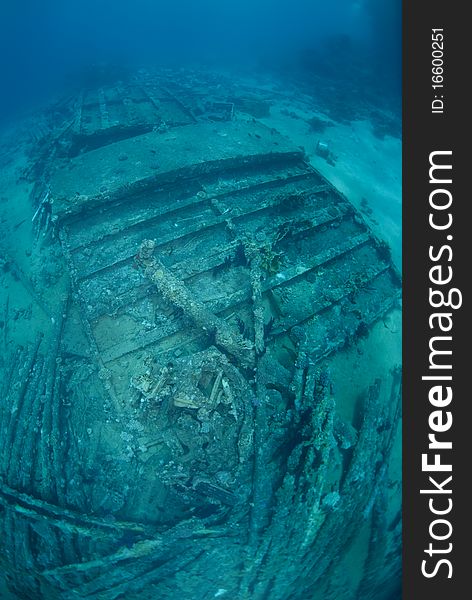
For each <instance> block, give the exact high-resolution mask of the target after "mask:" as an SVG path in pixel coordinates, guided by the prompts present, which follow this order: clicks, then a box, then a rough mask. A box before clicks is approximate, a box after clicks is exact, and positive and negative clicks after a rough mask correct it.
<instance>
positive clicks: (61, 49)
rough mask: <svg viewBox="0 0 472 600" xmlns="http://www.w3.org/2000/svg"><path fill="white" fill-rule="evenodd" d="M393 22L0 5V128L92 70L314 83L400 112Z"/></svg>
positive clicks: (284, 12)
mask: <svg viewBox="0 0 472 600" xmlns="http://www.w3.org/2000/svg"><path fill="white" fill-rule="evenodd" d="M400 21H401V2H400V0H329V1H320V0H232V1H230V0H172V1H171V0H169V1H167V2H165V1H164V0H17V1H13V0H10V1H8V0H0V72H1V79H0V80H1V95H0V121H3V122H5V121H6V120H10V119H11V118H13V116H14V115H15V114H16V113H18V112H19V111H20V112H23V111H25V110H28V109H30V108H32V107H35V106H36V105H38V104H40V103H42V102H44V101H45V100H47V99H48V98H50V97H51V95H53V94H55V93H58V92H59V93H60V92H61V91H63V90H64V91H67V90H68V89H69V88H70V87H71V86H77V85H80V84H81V83H83V82H84V80H85V79H86V77H87V76H88V75H89V73H90V71H89V68H90V66H91V65H96V64H97V63H108V64H110V63H112V64H114V65H117V67H119V68H122V67H123V66H126V67H133V66H154V65H173V66H175V65H183V66H199V65H202V64H203V65H209V66H218V67H224V68H230V69H231V68H234V69H238V70H241V69H244V70H246V71H249V72H250V71H251V70H259V69H264V70H266V71H267V70H269V71H270V70H271V69H272V70H275V71H278V72H279V73H280V72H284V73H287V74H293V73H297V74H298V75H299V76H302V77H303V76H304V74H306V75H307V77H309V76H310V75H311V74H313V73H317V74H319V75H320V76H324V77H326V78H329V79H331V80H334V83H335V85H336V84H338V86H339V87H340V88H342V89H343V92H344V93H345V94H347V95H349V94H350V93H351V92H353V94H354V96H355V95H356V94H362V93H365V94H374V95H376V96H378V97H379V98H382V99H383V101H384V102H386V103H387V104H388V105H389V108H390V109H393V110H397V111H399V110H400V93H401V89H400V85H401V78H400V58H401V57H400V53H401V29H400ZM353 101H354V100H353Z"/></svg>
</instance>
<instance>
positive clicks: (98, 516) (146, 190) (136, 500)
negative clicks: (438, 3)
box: [0, 73, 401, 600]
mask: <svg viewBox="0 0 472 600" xmlns="http://www.w3.org/2000/svg"><path fill="white" fill-rule="evenodd" d="M248 107H249V108H248ZM256 109H259V110H263V107H262V108H261V107H260V106H258V105H257V102H256V100H254V99H247V98H239V99H237V98H233V97H229V96H228V94H226V95H225V94H224V91H222V90H221V86H219V85H217V84H216V83H215V85H213V86H212V85H211V82H209V81H208V80H207V79H206V80H203V81H202V80H201V79H198V77H197V76H196V75H195V74H194V75H193V76H192V77H187V78H185V77H184V76H183V75H182V74H180V76H179V77H176V76H175V74H173V75H171V74H170V73H164V74H162V73H161V74H160V75H159V76H151V75H149V74H145V73H141V74H139V75H138V76H137V77H135V78H134V79H133V80H132V81H129V82H126V83H118V84H116V85H113V86H108V87H103V88H101V89H98V90H97V89H93V90H92V89H89V90H85V91H84V92H83V93H81V94H80V96H79V97H78V98H76V99H74V100H73V101H69V110H70V118H69V121H68V122H67V123H66V124H65V125H64V126H62V127H61V128H58V129H57V130H56V131H55V133H54V135H52V134H51V136H50V137H49V138H48V143H43V144H42V147H41V152H40V153H39V154H38V161H37V162H36V163H35V164H34V165H33V166H32V170H31V173H34V177H35V181H36V185H35V188H34V192H33V197H34V202H35V205H36V208H37V215H38V216H37V218H36V222H37V223H38V224H39V225H38V226H39V227H45V228H47V229H48V230H50V231H51V232H52V237H53V238H54V237H55V238H56V239H57V240H59V241H60V247H61V251H62V254H63V257H64V258H63V260H64V268H65V269H66V270H67V272H68V277H69V278H70V293H69V294H66V295H65V296H64V298H63V302H62V305H61V309H60V311H59V312H58V314H57V315H55V316H54V326H53V329H54V331H53V333H52V334H50V335H47V336H40V337H38V340H37V342H36V343H35V344H33V345H32V346H31V347H27V348H19V349H18V351H17V352H16V353H15V354H14V355H13V356H12V357H11V360H10V367H9V370H8V372H7V373H6V376H5V385H4V394H3V397H2V421H1V427H2V447H1V454H0V457H1V458H0V460H1V465H0V477H1V478H0V526H1V530H2V535H1V544H2V548H3V556H4V557H5V558H4V561H5V565H6V567H5V568H6V570H7V573H8V576H9V582H10V585H11V588H12V589H13V590H14V591H15V592H16V594H17V595H18V596H19V597H23V598H31V597H35V598H45V599H46V598H47V599H48V600H49V599H54V598H61V599H67V598H71V599H72V598H90V599H92V598H96V599H99V598H100V599H101V600H112V599H117V598H126V599H130V600H132V599H136V600H138V599H139V600H141V599H145V598H159V599H162V600H172V599H177V598H178V599H179V600H195V599H198V600H206V599H209V598H215V597H227V598H234V599H241V600H243V599H249V598H250V599H255V600H257V599H263V598H270V599H271V600H279V599H280V600H288V599H293V600H302V599H305V598H311V597H316V593H317V590H318V592H319V591H320V590H321V591H322V593H323V594H324V595H323V596H322V597H323V598H326V599H328V598H331V597H333V598H334V597H336V598H343V597H344V596H342V593H341V592H340V591H339V587H337V584H336V581H334V579H333V578H332V577H331V579H332V581H331V583H330V573H332V569H333V568H335V567H336V559H337V556H339V555H340V553H341V552H342V551H343V549H344V548H345V546H346V544H348V543H349V541H350V540H352V538H353V537H354V536H355V534H356V531H357V530H358V529H359V527H360V526H361V524H362V523H363V522H365V521H366V520H368V519H369V520H371V521H372V538H371V544H370V546H369V549H368V561H369V562H368V569H367V571H366V573H365V575H364V576H363V577H362V578H361V581H360V582H358V593H359V594H361V593H362V594H363V595H361V596H359V597H362V598H367V597H369V596H368V593H370V592H369V591H368V590H369V589H370V587H369V586H371V584H372V581H373V580H374V579H375V578H376V577H378V574H379V572H381V571H382V569H383V568H384V566H385V565H384V563H383V561H384V559H385V552H384V550H385V547H386V546H387V545H388V544H389V543H390V542H392V540H393V538H394V536H395V535H396V533H398V532H395V527H391V525H392V524H391V523H387V522H385V516H384V512H383V508H382V507H383V504H382V503H383V502H385V494H386V490H385V486H386V481H385V470H386V468H387V467H386V465H388V461H389V455H390V452H391V450H392V445H393V440H394V437H395V432H396V425H397V423H398V420H399V414H400V395H401V383H400V381H401V379H400V372H399V370H398V369H397V368H396V366H395V365H392V369H391V371H390V372H389V373H388V374H386V376H385V379H384V380H380V379H376V380H374V381H372V383H371V385H370V386H369V387H368V388H367V389H366V390H365V398H364V399H363V403H362V415H361V417H360V418H359V419H358V422H357V423H355V424H353V423H349V422H347V421H346V420H344V419H343V418H342V417H341V416H340V414H339V413H338V411H337V408H336V390H335V389H333V384H332V381H331V375H330V361H331V360H332V357H333V356H335V355H336V354H337V353H339V352H341V351H344V349H346V348H348V347H349V346H350V345H352V344H355V343H356V340H357V339H359V338H361V337H362V338H365V337H368V336H369V332H370V331H371V328H372V327H373V326H374V324H375V323H377V322H378V321H379V320H380V319H382V318H384V317H385V315H386V314H387V313H388V312H389V311H390V310H392V309H393V308H394V307H395V306H396V305H397V303H398V299H399V294H400V279H399V276H398V273H397V271H396V269H395V267H394V266H393V264H392V261H391V259H390V254H389V251H388V248H387V247H386V245H385V244H384V243H383V242H382V241H380V240H378V239H377V238H376V237H375V236H374V235H373V234H372V233H371V231H370V230H369V229H368V227H367V226H366V224H365V222H364V221H363V219H362V218H361V216H360V215H359V213H358V212H357V211H356V210H355V209H354V208H353V206H352V205H351V204H350V203H349V202H348V200H347V199H346V198H345V197H344V196H343V195H342V194H341V193H339V192H338V191H337V190H336V188H334V187H333V186H332V185H331V184H330V183H329V182H328V181H327V180H326V179H324V178H323V177H322V176H321V175H320V173H318V172H317V171H316V170H315V169H314V168H313V167H312V166H311V165H309V163H308V162H307V161H306V158H305V155H304V152H303V150H302V149H300V148H297V147H296V146H294V145H293V144H292V143H291V142H290V141H289V140H288V139H286V138H284V137H283V136H281V135H280V134H279V133H278V132H277V131H276V130H274V129H270V128H269V127H266V126H265V125H263V124H262V123H260V122H259V121H258V120H256V119H255V118H254V117H253V116H251V115H250V114H249V113H248V112H243V110H248V111H251V110H252V111H254V110H256ZM368 368H369V366H368V365H366V366H365V369H368ZM346 377H348V378H355V377H356V374H355V373H347V374H346ZM389 527H390V529H389ZM387 531H390V533H386V532H387ZM379 532H384V534H385V536H384V538H382V536H381V535H380V536H379ZM387 538H389V539H390V542H389V541H388V540H387ZM392 543H393V542H392ZM382 545H383V546H385V547H383V548H381V547H380V546H382ZM366 564H367V561H366ZM362 590H364V592H362ZM345 597H346V598H348V597H349V598H351V597H354V596H345Z"/></svg>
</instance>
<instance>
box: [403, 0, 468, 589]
mask: <svg viewBox="0 0 472 600" xmlns="http://www.w3.org/2000/svg"><path fill="white" fill-rule="evenodd" d="M467 7H468V3H466V2H459V1H454V0H444V1H438V0H429V1H419V0H405V2H404V3H403V290H404V303H403V334H404V337H403V365H404V371H403V372H404V387H403V391H404V397H403V558H404V562H403V598H404V600H423V598H424V599H427V600H436V599H437V600H440V599H441V600H443V599H446V600H455V599H461V600H463V599H464V598H466V597H469V595H470V594H472V592H471V591H470V589H471V582H470V581H469V579H472V551H471V548H472V539H471V538H472V533H471V532H472V527H471V525H470V523H471V522H472V515H471V514H470V513H471V512H472V486H469V485H468V480H470V481H471V482H472V451H471V447H472V423H471V419H470V409H469V405H470V404H471V403H472V397H471V392H470V384H469V381H468V377H467V374H468V372H470V378H471V379H472V351H471V349H470V345H469V344H470V337H471V335H472V327H471V320H470V315H469V314H468V310H469V302H468V295H467V290H466V287H468V286H467V283H468V282H469V280H470V279H471V278H472V216H470V215H472V211H471V210H470V207H471V206H472V189H471V188H472V185H471V183H470V181H469V179H470V178H472V150H471V149H470V148H469V147H468V146H469V145H470V144H469V139H470V140H472V122H471V118H470V112H471V110H472V98H470V99H469V97H468V94H470V92H468V90H470V89H472V86H471V82H472V68H471V62H472V50H471V48H472V33H471V28H472V24H469V22H468V19H467V17H466V14H465V13H466V9H467ZM433 28H443V29H444V86H445V87H444V92H443V94H444V100H445V112H444V114H442V115H439V114H432V113H431V102H432V100H433V93H434V92H433V91H432V87H431V84H432V81H431V75H432V72H431V60H432V56H431V51H432V47H431V41H432V40H431V32H432V29H433ZM435 150H452V152H453V155H452V165H453V170H452V174H453V176H452V178H453V184H452V186H450V187H449V189H450V190H451V191H452V193H453V198H454V200H453V207H452V210H453V219H454V220H453V226H452V229H451V231H450V232H448V233H451V234H452V235H453V241H452V242H451V245H452V247H453V260H452V262H451V263H450V264H451V265H452V268H453V286H454V287H458V288H460V289H461V290H462V293H463V306H462V308H460V309H459V310H455V311H451V312H452V313H453V319H454V326H453V330H452V336H453V346H452V348H453V356H452V362H453V370H452V375H453V382H452V387H453V394H454V396H453V401H452V403H451V410H452V413H453V426H452V429H451V430H450V431H449V432H448V433H447V434H443V435H444V439H451V440H452V442H453V449H452V450H450V451H449V455H448V456H449V458H451V460H452V465H453V472H452V475H453V481H452V490H453V491H452V499H453V509H452V512H451V513H450V515H448V517H449V518H450V521H451V523H452V525H453V533H452V536H451V538H450V540H448V541H451V542H452V544H453V550H452V552H451V554H450V555H448V556H447V557H448V558H449V559H450V560H451V562H452V565H453V574H452V579H448V578H447V571H448V569H446V568H441V569H440V570H439V572H438V574H437V576H435V577H434V578H431V579H427V578H425V577H424V576H423V575H422V573H421V562H422V560H423V559H424V558H428V557H427V555H426V554H425V553H424V550H425V549H426V548H427V547H428V545H429V542H430V541H432V540H431V539H430V536H429V532H428V528H429V524H430V523H431V521H432V520H434V518H438V517H434V516H433V515H432V514H431V513H430V512H429V509H428V498H427V497H425V496H422V495H421V494H420V493H419V490H420V489H422V488H424V487H427V486H428V476H427V475H426V474H424V473H422V471H421V454H422V453H423V452H426V451H427V444H428V437H427V436H428V433H429V431H430V430H429V427H428V415H429V413H430V411H431V410H433V408H432V407H431V405H430V404H429V402H428V390H429V387H430V385H431V384H430V383H426V382H423V381H422V380H421V376H422V375H425V374H427V373H426V371H427V366H428V359H429V348H428V341H429V338H430V336H431V335H432V333H431V330H430V328H429V324H428V316H429V314H430V313H431V312H434V311H433V310H432V309H431V308H430V306H429V302H428V293H429V285H430V283H429V279H428V277H429V268H430V266H431V263H430V261H429V259H428V249H429V246H430V244H433V245H435V247H438V246H440V245H441V244H443V243H447V242H446V241H445V240H443V238H444V237H445V235H446V234H445V233H444V232H443V233H441V232H435V231H433V230H432V229H431V228H430V227H429V224H428V215H429V212H430V210H429V194H430V192H431V189H432V186H431V185H430V184H429V178H428V170H429V154H430V152H433V151H435ZM446 264H447V263H446ZM445 456H446V455H445ZM431 475H433V474H431ZM429 487H431V486H429ZM436 544H437V546H438V547H440V546H441V543H440V542H436ZM445 544H446V542H444V543H443V546H444V545H445ZM437 556H439V555H437ZM443 556H446V555H443ZM469 562H470V565H469ZM431 564H433V563H431V562H430V565H431Z"/></svg>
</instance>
